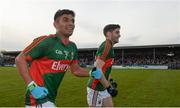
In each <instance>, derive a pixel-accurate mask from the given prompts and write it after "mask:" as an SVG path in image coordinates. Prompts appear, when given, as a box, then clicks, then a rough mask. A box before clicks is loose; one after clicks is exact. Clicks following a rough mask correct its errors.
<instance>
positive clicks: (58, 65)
mask: <svg viewBox="0 0 180 108" xmlns="http://www.w3.org/2000/svg"><path fill="white" fill-rule="evenodd" d="M68 68H69V64H63V63H61V61H54V62H53V64H52V66H51V69H52V70H55V71H67V69H68Z"/></svg>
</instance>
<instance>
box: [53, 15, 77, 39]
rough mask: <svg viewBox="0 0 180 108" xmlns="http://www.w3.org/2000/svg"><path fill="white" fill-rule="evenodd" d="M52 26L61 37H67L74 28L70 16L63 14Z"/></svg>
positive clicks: (72, 18) (72, 19)
mask: <svg viewBox="0 0 180 108" xmlns="http://www.w3.org/2000/svg"><path fill="white" fill-rule="evenodd" d="M54 26H55V28H56V30H57V31H58V33H59V34H60V35H61V36H65V37H69V36H71V35H72V33H73V31H74V28H75V25H74V17H73V16H72V15H71V14H64V15H62V16H60V17H59V18H58V19H56V21H55V22H54Z"/></svg>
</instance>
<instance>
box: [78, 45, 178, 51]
mask: <svg viewBox="0 0 180 108" xmlns="http://www.w3.org/2000/svg"><path fill="white" fill-rule="evenodd" d="M174 47H180V44H164V45H141V46H118V47H114V49H141V48H174ZM79 50H80V51H82V50H86V51H87V50H97V48H80V49H79Z"/></svg>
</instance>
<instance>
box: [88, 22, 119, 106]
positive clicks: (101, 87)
mask: <svg viewBox="0 0 180 108" xmlns="http://www.w3.org/2000/svg"><path fill="white" fill-rule="evenodd" d="M104 35H105V37H106V40H105V41H104V42H103V43H102V44H101V45H100V47H99V48H98V50H97V53H96V62H95V66H96V68H98V69H101V70H102V72H103V76H102V78H101V79H94V78H90V79H89V82H88V87H87V101H88V104H89V106H90V107H102V106H103V107H113V102H112V98H111V96H112V97H114V96H116V95H117V90H116V88H114V87H112V86H111V85H110V84H109V82H108V79H109V76H110V73H111V68H112V64H113V62H114V56H115V55H114V51H113V45H114V44H116V43H118V42H119V37H120V26H119V25H118V24H109V25H106V26H105V27H104ZM110 95H111V96H110Z"/></svg>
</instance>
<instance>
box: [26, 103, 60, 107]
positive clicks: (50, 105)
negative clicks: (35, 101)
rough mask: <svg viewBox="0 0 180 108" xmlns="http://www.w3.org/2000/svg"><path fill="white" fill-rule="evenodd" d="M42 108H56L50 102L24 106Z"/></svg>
mask: <svg viewBox="0 0 180 108" xmlns="http://www.w3.org/2000/svg"><path fill="white" fill-rule="evenodd" d="M38 107H39V108H42V107H47V108H48V107H49V108H57V107H56V106H55V104H54V103H52V102H50V101H47V102H45V103H43V104H40V105H37V106H28V105H26V108H38Z"/></svg>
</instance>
